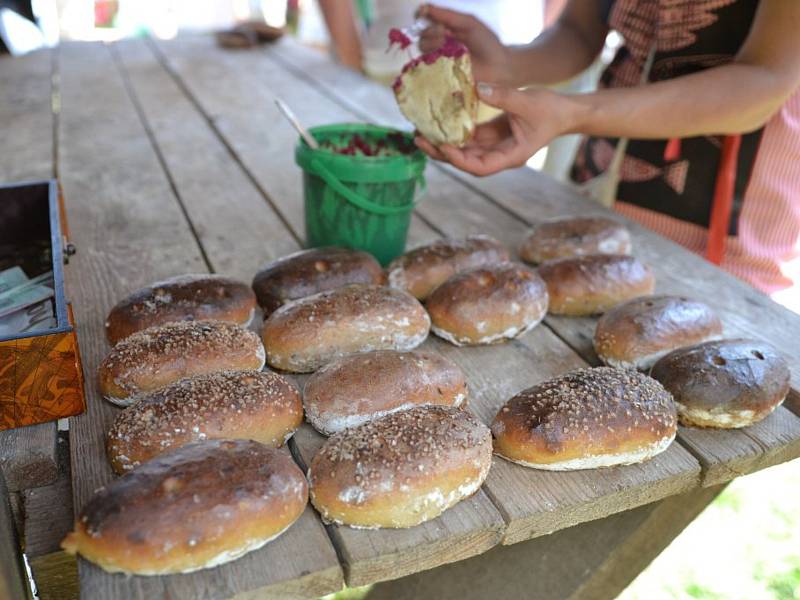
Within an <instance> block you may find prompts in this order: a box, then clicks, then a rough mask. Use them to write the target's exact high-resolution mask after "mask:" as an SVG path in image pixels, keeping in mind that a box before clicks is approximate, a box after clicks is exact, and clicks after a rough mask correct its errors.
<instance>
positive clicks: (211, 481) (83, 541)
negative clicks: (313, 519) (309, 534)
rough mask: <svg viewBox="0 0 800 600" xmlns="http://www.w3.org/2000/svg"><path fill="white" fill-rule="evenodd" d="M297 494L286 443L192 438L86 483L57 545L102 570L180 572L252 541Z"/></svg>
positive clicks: (270, 535) (282, 526)
mask: <svg viewBox="0 0 800 600" xmlns="http://www.w3.org/2000/svg"><path fill="white" fill-rule="evenodd" d="M307 502H308V485H307V483H306V479H305V477H304V476H303V473H302V471H300V469H299V468H298V467H297V465H295V464H294V462H293V461H292V459H291V458H290V457H289V455H288V453H286V452H284V451H281V450H276V449H274V448H269V447H267V446H264V445H263V444H259V443H258V442H254V441H251V440H211V441H205V442H196V443H193V444H189V445H187V446H183V447H182V448H178V449H176V450H172V451H170V452H167V453H164V454H162V455H161V456H158V457H156V458H155V459H153V460H151V461H150V462H148V463H146V464H143V465H142V466H140V467H138V468H136V469H134V470H133V471H131V472H129V473H126V474H125V475H123V476H122V477H120V478H118V479H115V480H113V481H112V482H111V483H109V484H108V485H107V486H106V487H103V488H100V489H99V490H98V491H96V492H95V493H94V495H93V496H92V497H91V498H90V499H89V501H88V502H87V503H86V505H85V506H84V507H83V509H82V510H81V512H80V514H79V515H78V518H77V519H76V521H75V528H74V531H72V532H71V533H69V534H67V537H66V538H64V541H63V542H61V547H62V548H63V549H64V550H66V551H67V552H68V553H69V554H76V553H77V554H80V555H81V556H83V558H85V559H86V560H88V561H91V562H93V563H94V564H96V565H98V566H99V567H101V568H103V569H105V570H106V571H109V572H111V573H127V574H134V575H167V574H170V573H190V572H192V571H197V570H199V569H206V568H210V567H215V566H217V565H221V564H223V563H227V562H230V561H232V560H235V559H237V558H239V557H240V556H243V555H245V554H247V553H248V552H251V551H253V550H257V549H258V548H260V547H261V546H263V545H264V544H266V543H267V542H269V541H271V540H273V539H275V538H276V537H278V536H279V535H280V534H282V533H283V532H284V531H286V530H287V529H288V528H289V527H290V526H291V525H292V523H294V522H295V521H296V520H297V518H298V517H299V516H300V515H301V514H302V513H303V510H304V509H305V506H306V504H307Z"/></svg>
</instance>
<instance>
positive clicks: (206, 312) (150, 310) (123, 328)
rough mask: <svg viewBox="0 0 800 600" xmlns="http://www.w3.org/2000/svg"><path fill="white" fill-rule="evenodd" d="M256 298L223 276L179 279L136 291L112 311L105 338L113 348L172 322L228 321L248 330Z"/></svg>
mask: <svg viewBox="0 0 800 600" xmlns="http://www.w3.org/2000/svg"><path fill="white" fill-rule="evenodd" d="M255 307H256V298H255V295H254V294H253V290H251V289H250V288H249V287H247V285H246V284H244V283H242V282H240V281H236V280H235V279H230V278H228V277H223V276H222V275H208V274H204V275H179V276H177V277H171V278H169V279H165V280H163V281H158V282H156V283H153V284H151V285H149V286H147V287H143V288H142V289H139V290H136V291H135V292H133V293H132V294H131V295H130V296H128V297H127V298H125V299H124V300H121V301H120V302H119V303H117V305H116V306H115V307H114V308H112V309H111V312H110V313H108V318H107V319H106V337H107V338H108V341H109V342H110V343H111V344H112V345H113V344H116V343H117V342H118V341H120V340H121V339H123V338H126V337H128V336H129V335H131V334H132V333H136V332H137V331H141V330H142V329H147V328H148V327H155V326H156V325H163V324H164V323H169V322H171V321H208V320H213V321H229V322H231V323H237V324H239V325H243V326H245V327H246V326H247V325H249V324H250V321H252V319H253V312H254V311H255Z"/></svg>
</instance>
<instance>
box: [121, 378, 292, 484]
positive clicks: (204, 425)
mask: <svg viewBox="0 0 800 600" xmlns="http://www.w3.org/2000/svg"><path fill="white" fill-rule="evenodd" d="M302 421H303V404H302V402H301V401H300V394H299V392H298V391H297V388H295V386H294V385H293V384H292V383H290V382H289V381H288V380H287V379H286V378H284V377H282V376H280V375H278V374H277V373H272V372H269V371H266V372H259V371H221V372H219V373H209V374H207V375H197V376H195V377H191V378H187V379H181V380H180V381H176V382H175V383H171V384H169V385H167V386H164V387H162V388H159V389H157V390H156V391H154V392H150V393H149V394H141V395H139V396H135V397H134V398H133V404H132V405H131V406H129V407H128V408H126V409H125V410H123V411H122V412H121V413H119V415H117V418H116V419H115V420H114V424H113V425H112V426H111V429H110V430H109V431H108V435H107V436H106V452H107V454H108V459H109V461H111V467H112V468H113V469H114V471H115V472H116V473H123V472H125V471H130V470H131V469H133V468H134V467H136V466H138V465H139V464H141V463H143V462H146V461H148V460H150V459H151V458H153V457H154V456H157V455H159V454H161V453H163V452H166V451H168V450H171V449H173V448H179V447H180V446H185V445H186V444H189V443H191V442H195V441H201V440H205V439H243V440H255V441H257V442H261V443H262V444H265V445H267V446H271V447H273V448H277V447H278V446H280V445H282V444H283V443H284V442H285V441H286V440H287V439H289V438H290V437H291V436H292V434H293V433H294V432H295V430H296V429H297V428H298V427H299V426H300V423H302Z"/></svg>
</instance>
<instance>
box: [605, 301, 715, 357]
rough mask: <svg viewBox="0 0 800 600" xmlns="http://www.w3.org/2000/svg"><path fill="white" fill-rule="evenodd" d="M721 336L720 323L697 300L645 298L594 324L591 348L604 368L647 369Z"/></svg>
mask: <svg viewBox="0 0 800 600" xmlns="http://www.w3.org/2000/svg"><path fill="white" fill-rule="evenodd" d="M721 335H722V321H720V319H719V317H718V316H717V315H716V313H714V311H713V310H711V308H710V307H709V306H708V305H706V304H704V303H703V302H699V301H697V300H690V299H688V298H679V297H677V296H644V297H642V298H635V299H633V300H629V301H628V302H625V303H623V304H620V305H618V306H615V307H614V308H612V309H611V310H609V311H608V312H607V313H605V314H604V315H603V316H602V317H600V320H599V321H598V322H597V327H596V328H595V331H594V348H595V350H596V351H597V356H599V357H600V360H602V361H603V362H604V363H606V364H607V365H611V366H612V367H621V368H635V369H647V368H649V367H652V366H653V363H655V362H656V361H657V360H658V359H659V358H661V357H662V356H664V355H665V354H668V353H669V352H671V351H673V350H675V349H676V348H681V347H683V346H691V345H692V344H698V343H700V342H704V341H706V340H711V339H717V338H719V337H720V336H721Z"/></svg>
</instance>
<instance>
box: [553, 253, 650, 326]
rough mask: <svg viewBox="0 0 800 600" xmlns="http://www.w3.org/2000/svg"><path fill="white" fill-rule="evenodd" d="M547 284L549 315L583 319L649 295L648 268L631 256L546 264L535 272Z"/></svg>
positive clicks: (590, 257)
mask: <svg viewBox="0 0 800 600" xmlns="http://www.w3.org/2000/svg"><path fill="white" fill-rule="evenodd" d="M538 271H539V275H541V276H542V279H544V280H545V282H546V283H547V291H548V293H549V294H550V309H549V310H550V312H551V313H553V314H554V315H567V316H572V317H586V316H589V315H596V314H600V313H604V312H605V311H607V310H608V309H609V308H611V307H612V306H616V305H617V304H619V303H620V302H625V301H626V300H631V299H632V298H637V297H639V296H647V295H649V294H652V293H653V289H654V288H655V285H656V280H655V277H654V275H653V272H652V271H651V270H650V267H648V266H647V265H644V264H642V263H641V262H639V261H638V260H637V259H636V258H634V257H632V256H621V255H617V254H592V255H588V256H578V257H575V258H564V259H560V260H554V261H551V262H546V263H544V264H543V265H541V266H540V267H539V269H538Z"/></svg>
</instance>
